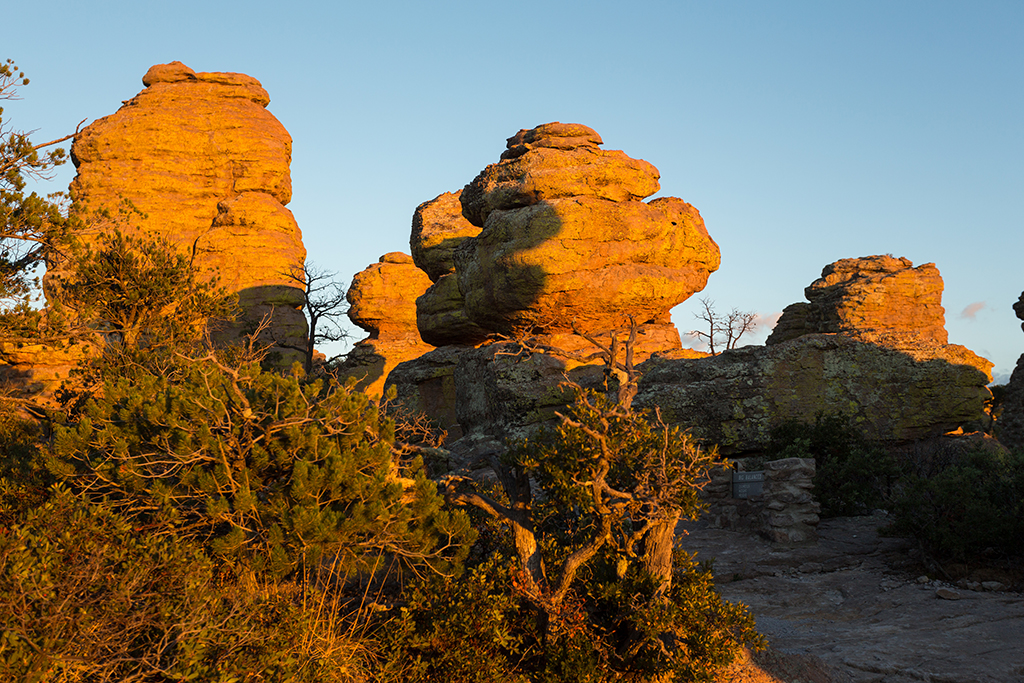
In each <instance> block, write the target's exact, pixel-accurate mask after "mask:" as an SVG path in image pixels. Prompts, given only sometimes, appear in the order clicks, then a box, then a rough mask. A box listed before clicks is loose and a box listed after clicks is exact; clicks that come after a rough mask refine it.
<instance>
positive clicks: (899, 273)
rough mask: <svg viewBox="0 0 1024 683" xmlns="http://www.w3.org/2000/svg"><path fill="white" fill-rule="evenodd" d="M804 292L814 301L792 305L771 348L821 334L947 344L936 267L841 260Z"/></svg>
mask: <svg viewBox="0 0 1024 683" xmlns="http://www.w3.org/2000/svg"><path fill="white" fill-rule="evenodd" d="M804 294H805V296H806V297H807V300H808V301H809V302H810V303H797V304H793V305H792V306H789V307H787V308H786V309H785V311H783V314H782V317H781V318H780V319H779V322H778V324H777V325H776V326H775V330H774V331H773V332H772V334H771V336H769V337H768V340H767V341H766V342H765V343H766V344H768V345H772V344H778V343H781V342H784V341H788V340H790V339H795V338H796V337H799V336H801V335H804V334H816V333H837V334H842V335H845V336H847V337H852V338H854V339H860V340H862V341H868V342H879V343H883V344H885V345H886V346H892V347H898V346H901V345H905V344H913V343H925V344H945V343H946V341H947V335H946V327H945V326H946V318H945V309H943V308H942V276H941V275H939V271H938V269H937V268H936V267H935V264H933V263H926V264H924V265H923V266H918V267H917V268H914V264H913V263H911V262H910V260H909V259H905V258H895V257H892V256H867V257H864V258H850V259H842V260H839V261H836V262H835V263H831V264H829V265H827V266H825V268H824V269H823V270H822V271H821V278H820V279H818V280H815V281H814V282H813V283H811V285H810V286H809V287H807V289H805V290H804Z"/></svg>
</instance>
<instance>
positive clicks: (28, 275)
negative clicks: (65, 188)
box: [0, 59, 70, 331]
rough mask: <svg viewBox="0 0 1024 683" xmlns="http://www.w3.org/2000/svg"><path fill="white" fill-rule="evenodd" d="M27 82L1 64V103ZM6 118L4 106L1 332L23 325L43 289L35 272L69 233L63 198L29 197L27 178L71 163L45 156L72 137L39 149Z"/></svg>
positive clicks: (58, 154) (62, 156)
mask: <svg viewBox="0 0 1024 683" xmlns="http://www.w3.org/2000/svg"><path fill="white" fill-rule="evenodd" d="M28 82H29V81H28V78H26V77H25V74H24V73H23V72H21V71H19V70H18V67H17V66H16V65H15V64H14V62H13V61H12V60H10V59H8V60H6V62H3V63H0V101H2V100H14V99H18V88H20V87H22V86H25V85H28ZM3 113H4V110H3V108H2V107H0V331H2V330H3V326H4V323H6V322H7V321H8V319H13V321H14V324H15V325H20V324H21V320H20V318H21V317H22V316H23V315H24V314H25V313H26V312H27V311H26V309H25V308H23V305H24V304H26V303H27V302H28V300H29V298H30V295H31V293H32V291H33V289H34V288H35V287H37V286H38V281H37V279H36V276H35V270H36V267H37V266H38V265H39V264H40V263H41V262H42V260H43V258H44V257H45V256H46V254H47V253H48V252H49V251H50V250H51V249H53V248H54V247H55V246H57V245H59V244H61V243H62V242H63V239H64V234H65V230H64V228H65V223H66V219H65V217H64V216H63V214H62V211H61V204H60V201H61V198H62V196H61V195H51V196H50V197H48V198H43V197H40V196H39V195H37V194H36V193H35V192H30V193H28V194H26V193H25V187H26V185H27V182H28V179H29V178H43V179H45V178H48V177H49V173H50V172H51V171H52V169H53V168H54V167H56V166H59V165H61V164H63V163H64V162H65V161H67V154H66V153H65V151H64V150H63V149H54V150H51V151H49V152H46V153H41V151H40V150H41V149H42V148H44V147H48V146H50V145H53V144H56V143H58V142H62V141H63V140H65V139H67V138H63V139H61V140H55V141H53V142H47V143H43V144H40V145H36V144H34V143H33V142H32V141H31V140H30V139H29V134H28V133H25V132H22V131H19V130H15V129H13V128H12V127H10V126H9V125H5V123H4V120H3ZM68 137H70V136H68Z"/></svg>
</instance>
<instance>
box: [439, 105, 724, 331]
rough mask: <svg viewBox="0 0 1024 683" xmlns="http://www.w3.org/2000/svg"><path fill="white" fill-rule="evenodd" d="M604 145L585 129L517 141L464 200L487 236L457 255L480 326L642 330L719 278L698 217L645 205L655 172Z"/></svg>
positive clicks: (680, 208) (666, 201)
mask: <svg viewBox="0 0 1024 683" xmlns="http://www.w3.org/2000/svg"><path fill="white" fill-rule="evenodd" d="M599 144H601V139H600V137H599V136H598V135H597V134H596V133H595V132H594V131H592V130H591V129H589V128H587V127H586V126H580V125H578V124H561V123H553V124H546V125H543V126H538V127H537V128H534V129H532V130H527V131H520V132H519V133H518V134H517V135H516V136H514V137H512V138H510V139H509V141H508V145H507V147H508V153H507V154H506V155H503V156H504V158H503V159H502V160H501V161H500V162H498V163H496V164H492V165H490V166H488V167H487V168H486V169H484V170H483V171H482V172H481V173H480V174H479V175H478V176H477V178H476V179H475V180H474V181H473V182H471V183H470V184H469V185H467V186H466V188H465V189H464V190H463V192H462V196H461V202H462V210H463V215H464V216H465V217H466V218H467V219H468V220H469V222H470V223H472V224H474V225H477V226H481V227H482V228H483V230H482V231H481V232H480V234H479V235H477V236H476V237H474V238H471V239H467V240H465V241H464V242H462V243H461V244H460V245H459V246H458V247H457V249H456V251H455V271H456V273H457V274H458V279H459V288H460V290H461V292H462V294H463V296H464V300H465V310H466V314H467V316H468V317H469V319H470V320H472V321H473V322H474V323H476V324H477V325H479V326H480V327H482V328H484V329H487V330H491V331H494V332H498V333H500V334H505V335H514V336H521V335H522V334H529V333H551V332H557V331H565V330H572V329H577V330H580V331H583V332H589V333H599V332H604V331H607V330H609V329H612V328H615V327H618V326H620V325H621V324H622V321H623V319H624V318H625V317H626V316H629V315H631V316H633V317H634V318H635V319H636V320H637V322H639V323H646V322H649V321H652V320H656V319H660V318H664V316H665V315H666V314H667V313H668V311H669V310H670V309H671V308H672V307H673V306H675V305H676V304H678V303H680V302H682V301H684V300H686V299H687V298H688V297H689V296H690V295H692V294H693V293H694V292H697V291H700V290H701V289H703V288H704V286H705V285H706V284H707V279H708V275H710V274H711V273H712V272H713V271H715V270H717V268H718V266H719V263H720V255H719V250H718V245H717V244H715V242H714V241H713V240H712V239H711V237H710V236H709V235H708V232H707V230H706V229H705V227H704V221H703V220H702V219H701V217H700V213H699V212H698V211H697V210H696V209H695V208H694V207H692V206H690V205H689V204H687V203H686V202H684V201H682V200H681V199H676V198H674V197H666V198H659V199H655V200H653V201H651V202H649V203H645V202H643V201H641V200H642V199H643V198H644V197H647V196H649V195H651V194H653V193H654V192H656V191H657V190H658V187H659V185H658V170H657V169H656V168H654V166H652V165H651V164H649V163H647V162H645V161H640V160H636V159H631V158H630V157H628V156H626V155H625V154H624V153H622V152H618V151H604V150H601V149H599V148H598V145H599Z"/></svg>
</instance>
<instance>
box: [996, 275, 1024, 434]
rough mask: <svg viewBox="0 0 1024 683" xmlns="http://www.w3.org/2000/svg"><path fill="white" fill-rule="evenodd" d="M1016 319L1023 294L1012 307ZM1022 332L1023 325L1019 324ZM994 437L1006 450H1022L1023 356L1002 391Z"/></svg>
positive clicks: (1023, 315)
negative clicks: (1000, 407) (999, 413)
mask: <svg viewBox="0 0 1024 683" xmlns="http://www.w3.org/2000/svg"><path fill="white" fill-rule="evenodd" d="M1013 311H1014V313H1016V314H1017V317H1018V318H1020V319H1021V320H1024V293H1022V294H1021V295H1020V299H1018V300H1017V303H1015V304H1014V305H1013ZM1021 329H1022V330H1024V323H1021ZM996 436H997V437H998V439H999V441H1000V443H1002V444H1003V445H1004V446H1006V447H1007V448H1014V449H1019V448H1024V354H1022V355H1021V357H1020V358H1018V359H1017V367H1015V368H1014V369H1013V374H1012V375H1010V381H1009V383H1007V385H1006V387H1005V389H1004V390H1003V398H1002V414H1001V415H1000V416H999V420H998V421H997V422H996Z"/></svg>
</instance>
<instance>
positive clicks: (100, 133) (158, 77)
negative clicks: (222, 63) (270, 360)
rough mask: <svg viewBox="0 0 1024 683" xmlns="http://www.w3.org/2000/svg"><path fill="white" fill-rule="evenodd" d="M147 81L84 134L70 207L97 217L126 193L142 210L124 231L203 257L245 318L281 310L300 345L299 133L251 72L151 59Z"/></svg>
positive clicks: (283, 326)
mask: <svg viewBox="0 0 1024 683" xmlns="http://www.w3.org/2000/svg"><path fill="white" fill-rule="evenodd" d="M142 82H143V84H144V85H145V86H146V88H145V90H143V91H142V92H140V93H139V94H138V95H136V96H135V97H134V98H132V99H131V100H129V101H127V102H126V103H125V104H124V106H122V107H121V109H119V110H118V111H117V112H116V113H114V114H112V115H110V116H107V117H104V118H101V119H98V120H96V121H94V122H93V123H92V124H90V125H89V126H87V127H86V128H85V129H83V130H82V131H81V132H80V133H79V134H78V135H77V136H76V137H75V141H74V144H73V145H72V147H71V156H72V160H73V161H74V163H75V166H76V167H77V168H78V175H77V176H76V178H75V179H74V181H73V182H72V184H71V196H72V198H73V210H74V211H75V213H77V214H78V215H79V216H81V217H83V218H85V219H86V220H88V219H89V217H90V216H91V215H93V212H94V211H98V210H101V209H106V210H108V211H110V212H112V213H115V214H116V212H117V210H118V208H119V207H121V206H122V204H123V200H129V201H130V202H131V203H132V204H133V205H134V206H135V207H136V208H137V209H138V210H139V211H140V212H141V214H142V216H144V217H140V218H139V219H138V221H137V223H138V224H137V225H134V224H127V223H126V224H125V225H123V226H120V227H121V229H122V231H125V232H133V231H137V232H142V233H148V234H150V235H154V236H159V237H163V238H166V239H167V240H169V241H170V242H171V243H172V244H174V245H176V246H178V247H179V248H180V249H181V250H183V251H186V252H188V253H194V254H195V264H196V267H197V269H198V270H199V273H200V275H204V276H205V277H207V278H219V280H220V282H221V283H222V284H223V285H225V286H227V287H228V289H229V290H230V291H232V292H235V293H238V295H239V300H240V302H241V303H242V305H243V309H248V310H247V311H245V313H246V317H248V318H254V319H259V318H260V317H261V316H262V315H263V313H265V312H270V311H272V312H273V316H272V320H271V327H270V334H271V336H272V338H273V339H274V340H276V341H277V342H281V343H286V344H288V345H294V346H300V347H301V346H302V345H303V340H304V338H305V335H306V323H305V318H304V316H303V315H302V312H301V310H300V308H301V306H302V304H303V301H304V299H303V292H302V290H301V289H300V288H299V287H297V286H296V284H295V282H294V280H292V279H291V278H290V277H289V274H292V273H295V272H297V271H298V269H300V268H301V267H302V264H303V262H304V260H305V256H306V251H305V248H304V247H303V245H302V236H301V233H300V231H299V228H298V225H296V223H295V219H294V217H293V216H292V214H291V212H290V211H288V210H287V209H286V208H284V205H285V204H287V203H288V202H289V201H290V200H291V193H292V190H291V175H290V171H289V164H290V161H291V137H290V136H289V135H288V132H287V131H286V130H285V129H284V127H283V126H282V125H281V123H280V122H279V121H278V120H277V119H276V118H275V117H274V116H273V115H272V114H271V113H270V112H268V111H267V109H266V107H267V104H268V103H269V102H270V97H269V96H268V95H267V92H266V90H264V89H263V87H262V86H261V85H260V83H259V81H257V80H256V79H254V78H252V77H250V76H246V75H244V74H236V73H199V72H195V71H193V70H192V69H190V68H188V67H187V66H185V65H184V64H182V63H181V62H172V63H170V64H159V65H156V66H154V67H152V68H151V69H150V70H149V71H148V72H147V73H146V75H145V76H144V77H143V79H142ZM82 238H83V239H85V240H88V235H87V234H85V235H83V236H82ZM290 360H291V358H288V359H286V361H290Z"/></svg>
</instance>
